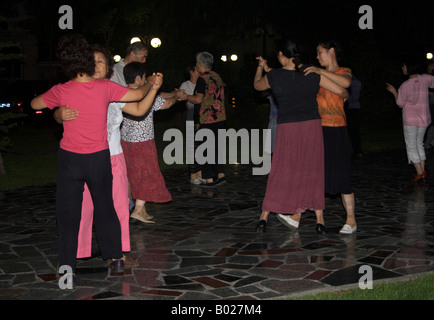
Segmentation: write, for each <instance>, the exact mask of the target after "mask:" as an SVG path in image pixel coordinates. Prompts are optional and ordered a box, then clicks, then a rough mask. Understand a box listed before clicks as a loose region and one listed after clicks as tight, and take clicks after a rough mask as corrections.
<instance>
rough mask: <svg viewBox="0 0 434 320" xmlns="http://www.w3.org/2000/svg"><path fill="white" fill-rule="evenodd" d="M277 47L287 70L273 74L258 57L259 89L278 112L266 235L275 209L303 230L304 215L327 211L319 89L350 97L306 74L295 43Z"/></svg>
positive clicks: (266, 203)
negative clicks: (274, 102)
mask: <svg viewBox="0 0 434 320" xmlns="http://www.w3.org/2000/svg"><path fill="white" fill-rule="evenodd" d="M277 49H278V60H279V62H280V64H281V65H282V68H279V69H274V70H272V69H271V68H269V67H268V65H267V61H266V60H264V59H263V58H262V57H257V60H258V68H257V71H256V75H255V78H254V88H255V89H256V90H259V91H263V90H268V89H271V90H272V93H273V95H274V96H275V98H276V100H277V108H278V118H277V131H276V142H275V149H274V156H273V160H272V164H271V170H270V173H269V176H268V182H267V189H266V193H265V197H264V201H263V204H262V214H261V217H260V221H259V223H258V226H257V231H261V232H265V230H266V221H267V219H268V215H269V213H270V212H271V211H272V212H275V213H277V214H278V215H277V217H278V219H279V220H280V221H281V222H282V223H283V224H284V225H286V226H287V227H290V228H298V224H299V223H298V221H299V220H300V216H301V213H303V212H304V211H306V210H315V211H317V210H323V209H324V207H325V199H324V142H323V135H322V126H321V117H320V115H319V113H318V104H317V101H316V96H317V93H318V90H319V87H320V86H321V87H324V88H326V89H328V90H330V91H333V92H335V93H336V94H339V95H342V96H346V97H347V96H348V92H347V90H345V89H344V88H342V87H340V86H338V85H336V84H335V83H333V82H332V81H330V80H329V79H327V78H325V77H322V76H320V75H318V74H309V75H305V74H304V72H303V71H304V70H305V68H306V66H304V65H302V64H301V62H300V58H299V54H298V52H297V47H296V45H295V43H294V42H292V41H290V40H282V41H281V42H280V43H279V44H278V48H277ZM263 71H265V72H266V74H265V75H263ZM291 216H292V217H291Z"/></svg>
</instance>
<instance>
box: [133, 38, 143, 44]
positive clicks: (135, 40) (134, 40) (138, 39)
mask: <svg viewBox="0 0 434 320" xmlns="http://www.w3.org/2000/svg"><path fill="white" fill-rule="evenodd" d="M141 41H142V40H140V38H139V37H133V38H131V40H130V44H133V43H134V42H141Z"/></svg>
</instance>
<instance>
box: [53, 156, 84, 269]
mask: <svg viewBox="0 0 434 320" xmlns="http://www.w3.org/2000/svg"><path fill="white" fill-rule="evenodd" d="M83 167H84V166H83V162H82V157H81V155H77V154H75V153H72V152H68V151H64V150H62V149H60V150H59V154H58V168H57V187H56V218H57V229H58V244H59V248H58V255H59V258H58V259H59V262H58V263H59V267H61V266H63V265H65V266H70V267H71V268H72V270H73V272H74V271H75V264H76V256H77V246H78V233H79V229H80V219H81V207H82V201H83V191H84V175H83V171H82V168H83Z"/></svg>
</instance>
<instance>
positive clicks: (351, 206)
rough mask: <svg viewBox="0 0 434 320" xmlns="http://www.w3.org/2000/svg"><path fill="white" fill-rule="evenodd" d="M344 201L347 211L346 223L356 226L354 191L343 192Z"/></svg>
mask: <svg viewBox="0 0 434 320" xmlns="http://www.w3.org/2000/svg"><path fill="white" fill-rule="evenodd" d="M342 203H343V205H344V208H345V211H346V212H347V220H346V224H348V225H350V226H351V227H354V226H355V225H356V216H355V200H354V193H351V194H342Z"/></svg>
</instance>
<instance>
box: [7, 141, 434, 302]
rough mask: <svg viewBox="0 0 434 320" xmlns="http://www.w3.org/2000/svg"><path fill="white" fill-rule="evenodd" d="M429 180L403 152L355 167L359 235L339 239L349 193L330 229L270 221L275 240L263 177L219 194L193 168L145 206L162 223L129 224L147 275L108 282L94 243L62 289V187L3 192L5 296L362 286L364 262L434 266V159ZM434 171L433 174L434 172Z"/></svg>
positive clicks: (235, 176) (331, 211)
mask: <svg viewBox="0 0 434 320" xmlns="http://www.w3.org/2000/svg"><path fill="white" fill-rule="evenodd" d="M428 166H429V167H428V170H427V171H428V178H427V179H426V181H425V183H422V182H420V183H413V182H411V181H410V179H411V175H412V172H413V170H412V168H411V167H410V166H407V164H406V155H405V150H404V151H403V150H401V151H395V152H388V153H385V152H384V153H377V154H372V155H368V156H365V157H364V158H362V159H357V160H354V161H353V176H352V178H353V186H354V189H355V196H356V217H357V226H358V231H357V233H356V234H353V235H340V234H339V230H340V228H341V227H342V225H343V224H344V222H345V213H344V210H343V208H342V204H341V201H340V197H334V198H333V197H330V198H327V199H326V211H325V221H326V227H327V233H326V234H325V235H318V234H317V233H316V232H315V225H316V222H315V217H314V216H315V215H314V213H313V212H307V213H305V214H304V215H303V216H302V221H301V224H300V227H299V229H298V230H297V231H291V230H289V229H288V228H286V227H285V226H283V225H282V224H281V223H280V222H279V221H278V220H277V218H276V215H274V214H272V215H270V218H269V224H268V228H267V233H265V234H258V233H256V232H255V231H254V229H255V226H256V223H257V219H258V217H259V214H260V211H261V203H262V199H263V196H264V193H265V187H266V181H267V180H266V179H267V177H266V176H252V168H251V167H249V166H245V165H238V166H236V165H232V166H228V183H227V184H225V185H224V186H221V187H219V188H216V189H203V188H201V187H194V186H192V185H190V183H189V181H188V178H187V173H186V170H185V169H168V170H165V171H163V174H164V176H165V179H166V184H167V186H168V189H169V190H170V192H171V193H172V196H173V201H172V202H171V203H168V204H147V211H148V212H149V213H150V214H151V215H153V216H154V217H155V218H154V220H155V221H156V223H155V224H153V225H150V224H143V223H140V222H136V221H131V230H130V231H131V247H132V250H131V253H130V254H129V256H130V257H131V258H132V259H134V260H136V261H137V262H138V263H139V266H138V267H135V268H126V269H125V272H124V273H123V274H110V272H109V271H108V269H107V265H106V263H105V262H104V261H103V260H102V258H101V256H100V255H99V252H98V246H97V242H96V240H95V239H94V244H93V250H92V252H93V254H92V258H90V259H83V260H79V261H78V263H77V274H76V276H77V278H76V282H75V285H74V289H72V290H71V289H64V290H62V289H60V288H59V283H58V281H57V280H56V278H55V269H56V265H57V260H56V259H57V241H56V221H55V213H54V204H55V186H54V185H46V186H42V187H29V188H24V189H20V190H15V191H11V192H4V193H2V194H1V193H0V299H1V300H6V299H12V300H20V299H25V300H40V299H41V300H49V299H56V300H96V299H116V300H121V299H134V300H223V299H236V300H263V299H279V298H281V297H286V296H294V295H298V294H302V293H306V292H319V291H323V290H325V291H327V290H335V289H339V288H342V287H344V288H349V287H354V288H357V287H358V283H359V280H360V279H361V277H362V276H363V275H364V273H363V272H360V273H359V269H360V267H361V266H365V265H367V266H369V267H371V268H372V275H373V280H374V285H375V283H377V281H382V280H383V281H384V280H389V279H390V280H398V279H405V278H406V277H407V278H408V277H411V276H414V275H418V274H423V273H427V272H431V271H432V270H433V269H434V246H433V244H434V192H433V187H432V182H433V181H434V166H433V156H432V155H430V156H429V159H428ZM431 175H432V176H431Z"/></svg>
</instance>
